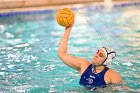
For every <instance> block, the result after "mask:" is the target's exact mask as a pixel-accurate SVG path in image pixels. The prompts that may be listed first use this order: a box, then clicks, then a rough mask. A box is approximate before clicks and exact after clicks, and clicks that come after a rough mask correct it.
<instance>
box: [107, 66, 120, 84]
mask: <svg viewBox="0 0 140 93" xmlns="http://www.w3.org/2000/svg"><path fill="white" fill-rule="evenodd" d="M106 75H107V77H108V78H109V79H110V83H114V84H116V83H120V82H121V81H122V78H121V76H120V75H119V74H118V73H117V72H116V71H115V70H113V69H111V68H109V69H108V71H107V72H106Z"/></svg>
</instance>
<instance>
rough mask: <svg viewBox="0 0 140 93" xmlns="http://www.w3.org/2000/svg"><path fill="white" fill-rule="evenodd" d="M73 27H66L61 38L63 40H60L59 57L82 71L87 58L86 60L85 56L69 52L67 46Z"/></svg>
mask: <svg viewBox="0 0 140 93" xmlns="http://www.w3.org/2000/svg"><path fill="white" fill-rule="evenodd" d="M71 29H72V26H71V27H68V28H65V32H64V35H63V37H62V39H61V42H60V44H59V48H58V57H59V59H60V60H61V61H63V63H65V64H66V65H68V66H69V67H72V68H74V69H76V70H78V71H80V69H81V66H82V63H86V62H87V60H85V59H83V58H78V57H75V56H72V55H70V54H68V53H67V46H68V40H69V35H70V31H71Z"/></svg>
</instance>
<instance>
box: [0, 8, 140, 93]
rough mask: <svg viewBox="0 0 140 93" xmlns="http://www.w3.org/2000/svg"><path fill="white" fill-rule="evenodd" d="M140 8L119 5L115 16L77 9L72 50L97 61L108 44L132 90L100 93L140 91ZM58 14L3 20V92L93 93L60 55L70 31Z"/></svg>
mask: <svg viewBox="0 0 140 93" xmlns="http://www.w3.org/2000/svg"><path fill="white" fill-rule="evenodd" d="M139 9H140V7H139V6H129V7H118V8H114V9H113V10H112V11H110V12H105V11H104V10H103V9H96V8H95V7H94V6H85V7H81V8H73V10H74V12H75V15H76V16H75V17H76V19H75V25H74V27H73V29H72V31H71V35H70V39H69V46H68V52H69V53H70V54H72V55H75V56H78V57H83V58H86V59H87V60H89V61H90V60H91V58H92V56H93V54H94V53H95V52H96V51H97V50H98V49H99V48H100V47H102V46H109V47H112V48H113V49H114V50H116V52H117V57H116V58H115V59H114V61H113V62H112V64H111V68H113V69H114V70H116V71H117V72H118V73H119V74H120V75H121V76H122V78H123V82H124V85H126V86H128V87H130V88H131V91H127V90H121V89H120V90H119V89H118V90H113V89H105V90H99V91H95V92H97V93H101V92H106V93H108V92H109V93H115V92H116V93H118V92H119V93H120V92H122V93H128V92H130V93H133V92H140V26H139V25H140V10H139ZM56 11H57V9H56V10H51V11H49V12H48V13H45V14H30V15H17V16H8V17H0V92H1V93H89V92H90V91H88V90H84V89H83V87H82V86H80V85H79V84H78V82H79V79H80V77H79V74H78V72H77V71H75V70H74V69H72V68H69V67H67V66H66V65H65V64H63V63H62V62H61V61H60V60H59V59H58V57H57V49H58V44H59V42H60V39H61V37H62V35H63V33H64V28H63V27H61V26H59V25H58V24H57V23H56V21H55V13H56Z"/></svg>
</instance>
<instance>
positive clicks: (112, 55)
mask: <svg viewBox="0 0 140 93" xmlns="http://www.w3.org/2000/svg"><path fill="white" fill-rule="evenodd" d="M103 48H104V49H105V51H106V54H107V57H106V59H105V60H104V62H103V63H102V64H103V65H108V64H110V63H111V61H112V59H114V58H115V56H116V52H115V51H114V50H113V49H111V48H109V47H103Z"/></svg>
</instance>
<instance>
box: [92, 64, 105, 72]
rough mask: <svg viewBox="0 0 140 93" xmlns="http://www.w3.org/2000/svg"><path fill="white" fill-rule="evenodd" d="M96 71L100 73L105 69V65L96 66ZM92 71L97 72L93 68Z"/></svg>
mask: <svg viewBox="0 0 140 93" xmlns="http://www.w3.org/2000/svg"><path fill="white" fill-rule="evenodd" d="M95 69H96V73H100V72H101V71H102V70H103V69H104V66H103V65H101V66H96V67H95ZM92 71H93V72H95V70H94V67H93V68H92Z"/></svg>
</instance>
